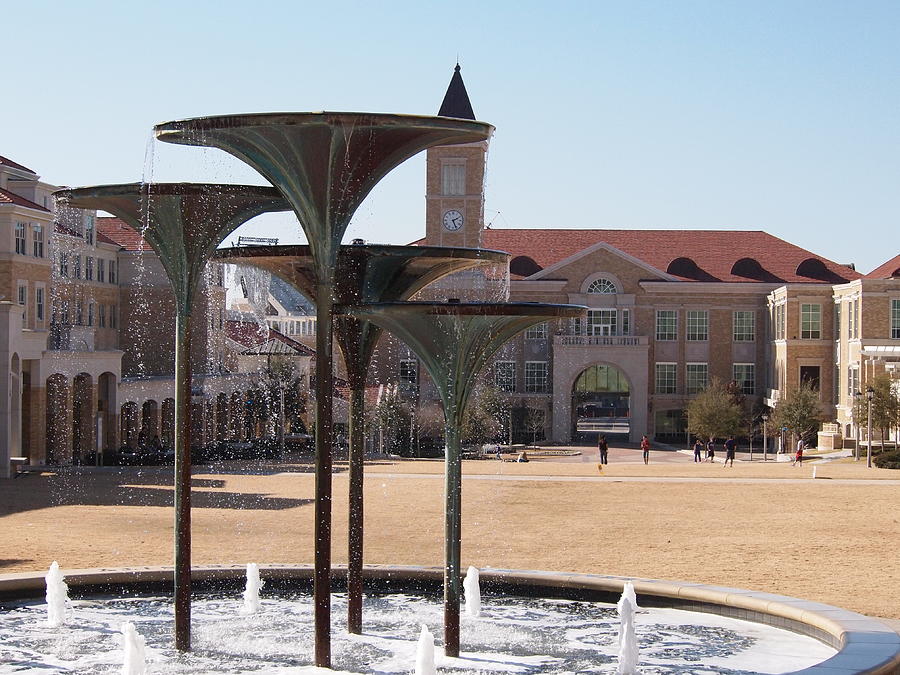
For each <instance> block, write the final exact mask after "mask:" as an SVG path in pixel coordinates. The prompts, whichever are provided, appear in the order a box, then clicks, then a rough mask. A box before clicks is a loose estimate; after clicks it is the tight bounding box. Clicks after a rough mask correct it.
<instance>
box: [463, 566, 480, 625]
mask: <svg viewBox="0 0 900 675" xmlns="http://www.w3.org/2000/svg"><path fill="white" fill-rule="evenodd" d="M463 590H464V591H465V594H466V614H467V615H468V616H476V617H477V616H481V588H480V586H479V584H478V570H477V569H475V568H474V567H472V566H471V565H469V569H468V570H466V578H465V579H463Z"/></svg>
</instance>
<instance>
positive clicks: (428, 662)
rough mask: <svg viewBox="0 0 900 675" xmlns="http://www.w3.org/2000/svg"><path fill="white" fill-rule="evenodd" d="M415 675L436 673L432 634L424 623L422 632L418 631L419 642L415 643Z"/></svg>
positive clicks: (432, 674) (435, 674)
mask: <svg viewBox="0 0 900 675" xmlns="http://www.w3.org/2000/svg"><path fill="white" fill-rule="evenodd" d="M415 675H437V670H436V669H435V667H434V635H432V634H431V632H430V631H429V630H428V626H426V625H425V624H424V623H423V624H422V632H421V633H419V642H418V644H417V645H416V671H415Z"/></svg>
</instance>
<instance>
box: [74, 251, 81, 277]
mask: <svg viewBox="0 0 900 675" xmlns="http://www.w3.org/2000/svg"><path fill="white" fill-rule="evenodd" d="M74 261H75V265H74V267H75V278H76V279H80V278H81V256H80V255H76V256H75V258H74Z"/></svg>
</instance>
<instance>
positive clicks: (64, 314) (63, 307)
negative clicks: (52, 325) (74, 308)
mask: <svg viewBox="0 0 900 675" xmlns="http://www.w3.org/2000/svg"><path fill="white" fill-rule="evenodd" d="M59 322H60V323H61V324H63V325H64V326H68V325H69V301H68V300H63V301H62V302H61V303H60V306H59Z"/></svg>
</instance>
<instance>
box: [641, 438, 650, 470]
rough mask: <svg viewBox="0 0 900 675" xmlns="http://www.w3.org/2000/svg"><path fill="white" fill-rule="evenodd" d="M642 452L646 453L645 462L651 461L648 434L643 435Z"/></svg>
mask: <svg viewBox="0 0 900 675" xmlns="http://www.w3.org/2000/svg"><path fill="white" fill-rule="evenodd" d="M641 452H642V453H643V454H644V464H649V463H650V441H649V440H647V437H646V436H641Z"/></svg>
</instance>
